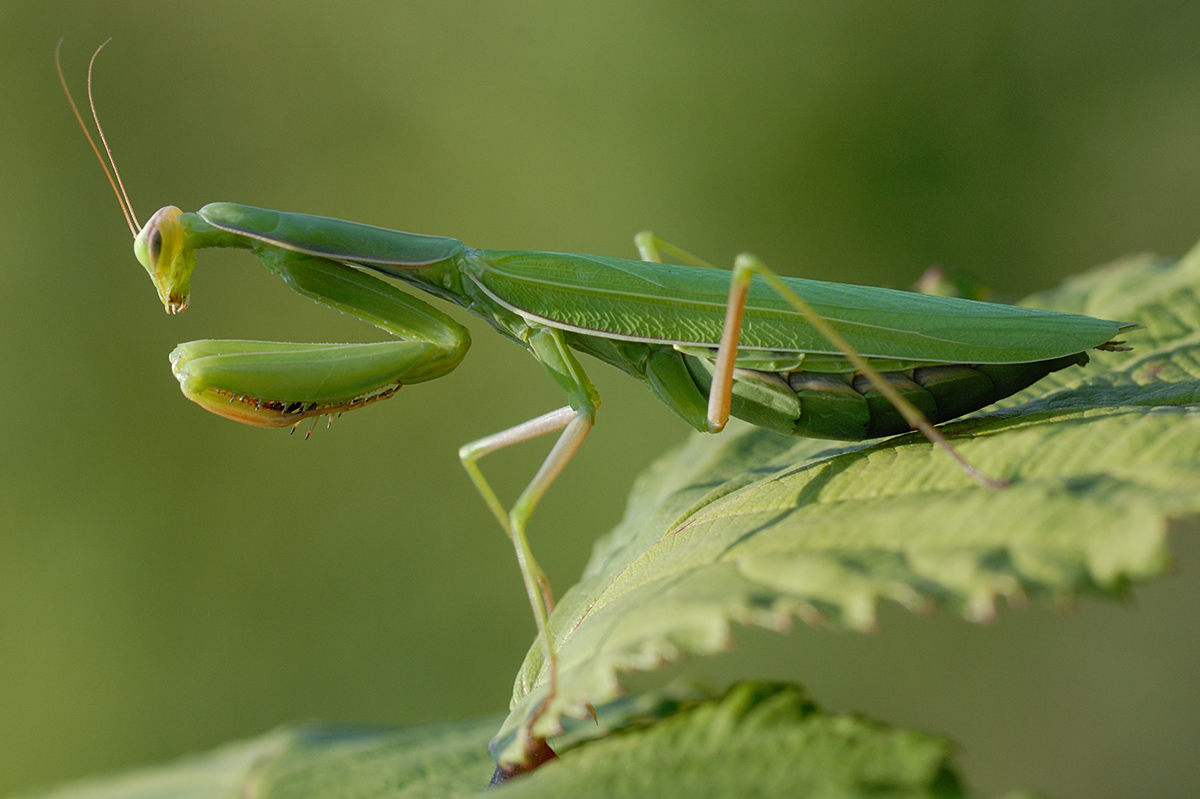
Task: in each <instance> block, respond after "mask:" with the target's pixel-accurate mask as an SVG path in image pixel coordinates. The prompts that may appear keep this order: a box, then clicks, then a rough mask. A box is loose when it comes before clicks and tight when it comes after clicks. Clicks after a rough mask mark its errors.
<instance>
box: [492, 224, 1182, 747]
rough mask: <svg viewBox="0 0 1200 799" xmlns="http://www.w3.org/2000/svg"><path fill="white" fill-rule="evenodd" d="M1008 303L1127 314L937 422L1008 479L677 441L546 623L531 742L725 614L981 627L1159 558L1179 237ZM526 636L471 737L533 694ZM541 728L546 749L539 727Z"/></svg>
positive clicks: (1177, 429) (722, 644)
mask: <svg viewBox="0 0 1200 799" xmlns="http://www.w3.org/2000/svg"><path fill="white" fill-rule="evenodd" d="M1026 302H1027V304H1030V305H1034V306H1036V307H1041V308H1049V309H1057V310H1064V311H1072V312H1076V313H1083V314H1087V315H1091V316H1097V317H1100V318H1107V319H1115V320H1118V321H1123V322H1136V323H1139V324H1141V325H1143V326H1144V328H1145V329H1144V330H1135V331H1132V332H1131V333H1130V334H1129V335H1128V341H1129V343H1130V344H1131V345H1133V346H1134V347H1135V350H1134V351H1133V352H1118V353H1110V352H1093V353H1091V354H1092V363H1091V364H1090V365H1089V366H1088V367H1087V368H1086V369H1080V368H1071V369H1068V370H1064V371H1062V372H1058V373H1055V374H1053V375H1051V376H1050V377H1048V378H1047V379H1045V380H1043V381H1041V382H1040V383H1038V384H1036V385H1035V386H1032V387H1030V388H1029V389H1026V390H1025V391H1023V392H1021V393H1020V394H1018V395H1015V396H1014V397H1011V398H1009V399H1008V400H1006V401H1005V402H1003V403H1000V404H999V405H997V406H994V408H993V409H991V410H989V411H988V412H985V413H979V414H976V415H974V416H972V417H968V418H966V419H963V420H960V421H957V422H954V423H952V424H948V425H945V426H943V428H942V429H943V430H944V431H945V432H946V434H947V435H948V437H949V438H950V439H951V440H952V441H953V442H954V444H955V446H957V447H958V448H959V449H960V451H961V452H962V453H963V455H965V456H966V457H967V458H968V459H969V460H970V461H972V462H973V463H974V464H975V465H976V466H978V467H980V468H981V469H982V470H983V471H984V472H986V473H987V474H989V475H992V476H997V477H1002V478H1005V479H1008V480H1010V481H1012V483H1013V485H1012V487H1011V488H1008V489H1004V490H989V489H984V488H980V487H978V486H976V485H975V484H973V483H972V482H971V481H970V480H969V479H968V478H966V477H965V476H964V475H963V474H962V472H961V471H960V470H959V469H958V467H957V466H956V465H955V464H954V463H952V462H951V460H950V459H949V458H947V457H945V456H944V455H943V454H941V453H940V452H935V451H934V449H933V447H932V446H931V445H930V444H929V443H928V442H927V441H926V440H925V439H924V438H922V437H920V436H919V435H917V434H909V435H905V436H899V437H895V438H891V439H886V440H883V441H878V442H873V443H866V444H853V445H846V444H842V443H831V442H828V441H812V440H804V439H796V438H787V437H782V436H778V435H775V434H773V433H769V432H765V431H762V430H758V429H753V428H748V427H744V426H743V427H739V428H736V429H734V428H733V427H732V426H731V429H730V430H729V431H728V432H727V433H725V434H723V435H719V436H705V435H700V434H695V435H694V436H693V437H692V438H690V439H688V440H687V441H686V442H685V443H684V444H683V445H682V446H680V447H678V448H677V449H675V450H674V451H672V452H669V453H668V454H667V455H665V456H664V457H662V458H661V459H660V460H659V461H657V462H656V463H655V464H653V465H652V466H651V467H650V468H649V469H648V470H647V471H646V472H645V473H644V474H643V475H642V476H641V477H640V478H639V480H638V481H637V483H636V485H635V487H634V490H633V492H632V494H631V496H630V499H629V504H628V508H627V511H626V515H625V517H624V519H623V520H622V522H621V523H620V524H619V525H618V526H617V527H616V528H615V529H614V530H613V531H611V532H610V533H609V534H608V535H607V536H606V537H605V538H604V539H602V540H601V541H600V542H598V544H597V545H596V548H595V551H594V553H593V557H592V559H591V562H590V563H589V565H588V566H587V568H586V570H585V573H584V575H583V578H582V579H581V581H580V582H579V583H578V584H577V585H576V586H575V587H573V588H572V589H571V590H570V591H568V592H567V594H566V595H565V596H564V597H563V598H562V601H561V602H560V604H559V605H558V607H557V608H556V610H555V613H554V615H553V617H552V619H551V631H552V635H553V638H554V641H555V645H556V647H557V651H558V655H559V665H560V672H559V688H558V693H557V696H555V697H554V698H553V700H552V701H551V703H550V704H549V706H548V709H547V711H546V712H545V713H544V715H542V716H541V717H540V718H539V719H538V720H537V724H536V727H535V733H536V734H538V735H539V736H553V735H554V734H555V733H557V732H558V731H559V729H560V724H561V723H562V720H563V719H564V718H582V717H584V715H585V714H586V713H588V709H587V706H588V704H590V705H592V706H594V707H596V708H601V707H604V706H605V705H606V703H610V702H612V701H614V699H615V698H617V697H618V696H620V694H621V687H620V683H619V677H620V675H621V674H622V673H624V672H636V671H649V670H652V669H656V668H659V667H661V666H662V665H664V664H666V663H669V662H675V661H679V660H681V659H683V658H684V657H686V656H687V655H689V654H709V653H715V652H718V651H721V650H724V649H726V648H728V647H729V646H730V645H731V635H732V625H733V623H734V622H738V623H741V624H747V625H758V626H762V627H767V628H771V629H777V630H780V631H786V630H787V629H788V628H789V627H790V625H791V624H792V623H793V621H794V620H795V619H797V618H799V619H802V620H804V621H807V622H809V623H812V624H820V625H828V626H836V627H842V628H850V629H855V630H869V629H871V628H872V627H873V626H874V625H875V619H876V608H877V605H878V603H879V602H880V600H892V601H894V602H897V603H899V604H901V605H903V606H904V607H907V608H910V609H912V610H914V611H925V610H929V609H931V608H935V607H943V608H948V609H951V610H953V611H954V612H957V613H960V614H962V615H963V616H965V617H966V618H968V619H972V620H978V621H982V620H987V619H989V618H990V617H991V616H992V615H993V613H994V608H995V604H996V602H997V600H1000V599H1004V600H1007V601H1009V602H1010V603H1014V604H1018V603H1022V602H1025V601H1026V600H1027V599H1029V598H1033V599H1035V600H1041V601H1050V602H1060V601H1064V600H1069V599H1070V598H1072V597H1074V596H1075V595H1077V594H1078V593H1080V592H1085V591H1086V592H1101V593H1119V592H1121V591H1123V590H1125V589H1126V588H1127V586H1128V585H1129V583H1130V582H1131V581H1133V580H1140V579H1147V578H1150V577H1152V576H1155V575H1157V574H1159V573H1161V572H1162V570H1163V568H1164V566H1165V564H1166V563H1167V549H1166V541H1165V538H1166V532H1167V528H1168V525H1169V523H1170V521H1171V520H1172V519H1176V518H1179V517H1183V516H1187V515H1190V514H1195V513H1197V512H1198V511H1200V412H1198V410H1200V406H1198V405H1197V403H1198V401H1200V357H1198V356H1200V248H1198V249H1197V250H1194V251H1193V252H1192V253H1191V254H1189V255H1188V256H1185V257H1184V258H1183V259H1181V260H1180V261H1178V262H1174V263H1172V262H1166V261H1163V260H1161V259H1156V258H1153V257H1148V256H1140V257H1135V258H1130V259H1126V260H1124V261H1121V262H1118V263H1115V264H1112V265H1109V266H1105V267H1101V268H1098V269H1096V270H1093V271H1091V272H1089V273H1087V274H1085V275H1082V276H1079V277H1077V278H1075V279H1073V280H1071V281H1069V282H1068V283H1066V284H1065V285H1063V286H1062V287H1060V288H1059V289H1056V290H1054V291H1049V292H1045V293H1042V294H1038V295H1034V296H1033V297H1031V298H1029V299H1028V300H1027V301H1026ZM545 675H546V670H545V668H544V663H543V658H542V653H541V651H540V649H539V647H538V646H537V645H536V643H535V645H534V646H533V647H532V648H531V649H530V651H529V654H528V656H527V658H526V660H525V663H524V665H523V666H522V669H521V671H520V673H519V674H518V677H517V682H516V686H515V689H514V696H513V712H512V714H511V715H510V717H509V719H508V720H507V721H506V723H505V725H504V727H503V728H502V730H501V733H500V734H499V735H498V736H497V738H496V740H495V741H494V742H493V748H494V750H495V751H496V752H497V754H498V756H499V757H500V759H501V760H502V761H506V760H512V759H514V758H516V757H519V754H518V747H517V746H515V741H516V736H515V731H516V730H517V729H518V728H519V725H520V724H521V723H522V722H523V721H524V720H526V719H527V718H529V717H530V714H531V713H533V712H534V711H535V709H536V708H537V707H538V706H539V704H540V703H542V702H543V701H544V700H545V697H546V695H547V691H546V687H545V684H544V680H545ZM552 742H553V741H552Z"/></svg>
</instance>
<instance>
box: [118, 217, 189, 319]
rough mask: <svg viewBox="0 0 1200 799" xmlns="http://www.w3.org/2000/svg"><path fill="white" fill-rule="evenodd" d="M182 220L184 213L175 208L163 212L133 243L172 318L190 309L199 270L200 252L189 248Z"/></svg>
mask: <svg viewBox="0 0 1200 799" xmlns="http://www.w3.org/2000/svg"><path fill="white" fill-rule="evenodd" d="M181 216H183V212H182V211H180V210H179V209H178V208H176V207H175V206H173V205H168V206H167V207H165V208H160V209H158V211H156V212H155V213H154V216H152V217H150V219H149V220H148V221H147V222H146V225H145V227H143V228H142V229H141V231H139V232H138V234H137V236H136V237H135V238H134V240H133V254H134V255H135V256H137V259H138V261H140V262H141V264H142V266H144V267H145V268H146V271H147V272H148V273H149V274H150V279H151V280H153V281H154V287H155V288H156V289H158V298H159V299H160V300H162V304H163V307H164V308H166V310H167V313H170V314H174V313H179V312H180V311H182V310H183V309H184V308H187V304H188V294H189V293H190V292H191V286H192V270H193V269H195V268H196V251H195V249H194V248H192V247H191V246H189V245H188V241H187V231H186V230H184V227H183V224H182V223H181V222H180V217H181Z"/></svg>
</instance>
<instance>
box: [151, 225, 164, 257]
mask: <svg viewBox="0 0 1200 799" xmlns="http://www.w3.org/2000/svg"><path fill="white" fill-rule="evenodd" d="M148 244H149V245H150V263H152V264H157V263H158V256H160V255H162V231H160V230H159V229H158V228H157V227H155V228H154V229H153V230H151V231H150V241H149V242H148Z"/></svg>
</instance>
